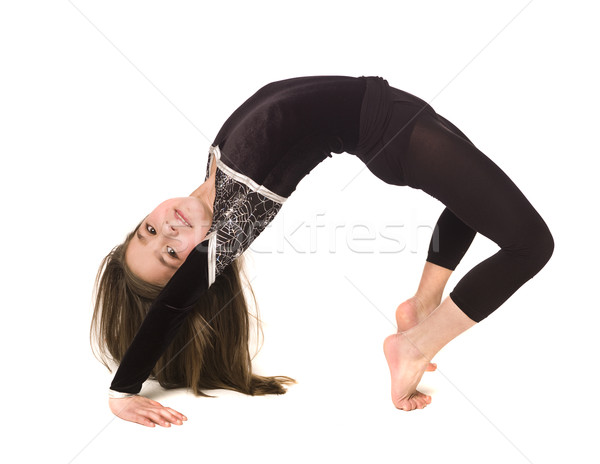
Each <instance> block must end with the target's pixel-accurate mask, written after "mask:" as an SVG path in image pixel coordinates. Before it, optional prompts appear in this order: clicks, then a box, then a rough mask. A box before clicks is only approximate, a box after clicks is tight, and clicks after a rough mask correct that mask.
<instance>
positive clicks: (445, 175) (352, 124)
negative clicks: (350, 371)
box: [92, 76, 554, 426]
mask: <svg viewBox="0 0 600 464" xmlns="http://www.w3.org/2000/svg"><path fill="white" fill-rule="evenodd" d="M332 152H333V153H342V152H346V153H348V154H350V155H354V156H357V157H358V158H359V159H360V160H362V161H363V162H364V163H365V165H366V166H367V167H368V169H369V170H370V171H371V172H372V173H373V174H375V175H376V176H377V177H379V178H380V179H381V180H382V181H384V182H386V183H388V184H394V185H399V186H409V187H411V188H414V189H420V190H423V191H424V192H426V193H427V194H429V195H431V196H433V197H434V198H436V199H438V200H439V201H440V202H442V203H443V204H444V205H445V206H446V208H445V209H444V211H443V212H442V214H441V216H440V218H439V219H438V221H437V224H436V226H435V229H434V232H433V236H432V239H431V242H430V244H429V251H428V254H427V260H426V262H425V265H424V269H423V274H422V278H421V282H420V284H419V286H418V288H417V290H416V292H415V294H414V296H412V297H411V298H409V299H408V300H406V301H404V302H403V303H401V304H400V305H399V306H398V307H397V309H396V322H397V324H398V332H397V333H395V334H392V335H390V336H389V337H387V338H386V339H385V340H384V342H383V350H384V354H385V357H386V360H387V362H388V365H389V369H390V374H391V394H392V401H393V403H394V405H395V406H396V407H397V408H398V409H403V410H412V409H420V408H424V407H425V406H426V405H428V404H429V403H430V402H431V397H430V396H428V395H425V394H423V393H421V392H419V391H418V390H417V386H418V384H419V382H420V380H421V377H422V376H423V374H424V372H425V371H427V370H434V369H435V365H434V364H432V363H430V361H431V359H432V358H433V357H434V356H435V354H436V353H437V352H438V351H439V350H440V349H441V348H442V347H443V346H444V345H446V344H447V343H448V342H449V341H451V340H452V339H454V338H455V337H456V336H458V335H459V334H461V333H462V332H463V331H465V330H466V329H468V328H470V327H472V326H473V325H475V324H476V323H478V322H480V321H482V320H483V319H484V318H486V317H487V316H489V315H490V314H491V313H492V312H493V311H494V310H496V309H497V308H498V307H499V306H500V305H502V303H504V302H505V301H506V300H507V299H508V298H509V297H510V296H511V295H512V294H513V293H514V292H516V291H517V290H518V289H519V288H520V287H521V286H522V285H523V284H524V283H525V282H526V281H528V280H529V279H531V278H532V277H533V276H534V275H536V274H537V273H538V272H539V271H540V270H541V269H542V267H543V266H544V265H545V264H546V262H547V261H548V260H549V259H550V257H551V255H552V252H553V249H554V241H553V238H552V235H551V233H550V231H549V229H548V226H547V225H546V223H545V222H544V220H543V219H542V217H541V216H540V215H539V214H538V212H537V211H536V210H535V209H534V207H533V206H532V205H531V203H530V202H529V201H528V200H527V198H526V197H525V195H524V194H523V193H522V192H521V190H519V188H518V187H517V186H516V185H515V184H514V183H513V182H512V181H511V179H510V178H509V177H508V176H507V175H506V174H505V173H504V171H502V170H501V169H500V168H499V167H498V166H497V165H496V164H495V163H494V162H493V161H492V160H490V159H489V158H488V157H487V156H486V155H484V154H483V153H482V152H481V151H480V150H479V149H478V148H477V147H476V146H475V145H474V144H473V143H472V142H471V141H470V140H469V139H468V138H467V137H466V136H465V135H464V134H463V133H462V132H461V131H460V130H459V129H458V128H457V127H456V126H454V125H453V124H452V123H451V122H450V121H448V120H447V119H445V118H444V117H443V116H441V115H439V114H437V113H436V112H435V111H434V109H433V108H432V107H431V106H430V105H429V104H427V103H426V102H425V101H423V100H421V99H420V98H418V97H416V96H414V95H412V94H409V93H407V92H404V91H402V90H399V89H396V88H394V87H391V86H390V85H389V84H388V82H387V81H386V80H385V79H383V78H381V77H376V76H368V77H365V76H360V77H348V76H308V77H297V78H291V79H285V80H281V81H277V82H272V83H270V84H268V85H265V86H264V87H262V88H261V89H259V90H258V91H257V92H256V93H255V94H254V95H252V96H251V97H250V98H249V99H248V100H246V101H245V102H244V103H243V104H242V105H241V106H240V107H239V108H238V109H237V110H235V111H234V112H233V114H232V115H231V116H230V117H229V119H227V121H226V122H225V124H224V125H223V126H222V128H221V130H220V131H219V133H218V135H217V137H216V138H215V140H214V142H213V144H212V145H211V147H210V149H209V157H208V163H207V168H206V176H205V180H204V182H203V183H202V184H201V185H200V186H199V187H198V188H197V189H196V190H194V191H193V192H192V193H191V194H190V195H189V196H187V197H182V198H174V199H170V200H167V201H165V202H163V203H161V204H160V205H158V206H157V207H156V209H154V210H153V211H152V212H150V213H149V214H148V215H147V216H146V217H145V218H144V219H143V220H142V221H141V222H140V223H139V224H138V225H137V226H136V227H135V229H134V230H133V231H132V232H131V233H129V234H128V235H127V237H126V239H125V241H124V242H123V243H122V244H121V245H119V246H117V247H115V248H114V249H113V250H112V251H111V252H110V253H109V254H108V255H107V256H106V257H105V258H104V260H103V262H102V265H101V266H100V269H99V271H98V276H97V279H96V302H95V307H94V316H93V320H92V329H94V328H95V329H96V333H97V335H98V336H99V344H100V347H101V349H102V353H103V355H105V354H107V353H108V354H109V355H110V357H111V358H112V360H114V361H116V362H118V363H120V365H119V368H118V370H117V372H116V374H115V377H114V379H113V381H112V384H111V386H110V389H109V404H110V407H111V410H112V411H113V413H115V414H116V415H117V416H119V417H121V418H123V419H125V420H130V421H133V422H137V423H140V424H143V425H147V426H154V425H155V424H159V425H163V426H170V424H171V423H173V424H181V423H182V420H186V418H185V417H184V416H183V415H182V414H181V413H179V412H178V411H175V410H173V409H170V408H167V407H163V406H162V405H161V404H160V403H158V402H156V401H153V400H150V399H148V398H145V397H143V396H140V395H138V393H139V391H140V390H141V387H142V383H143V382H144V381H145V380H146V379H147V378H148V377H149V376H151V378H154V379H156V380H158V381H159V382H160V384H161V386H162V387H164V388H178V387H184V388H191V389H192V391H193V392H194V393H195V394H196V395H204V393H203V392H202V390H203V389H215V388H227V389H231V390H235V391H239V392H242V393H245V394H249V395H264V394H281V393H284V392H285V388H284V386H286V385H289V384H291V383H294V382H295V381H294V379H292V378H290V377H285V376H275V377H264V376H259V375H255V374H253V373H252V368H251V358H250V355H249V350H248V331H249V318H248V306H247V301H246V299H245V297H244V294H243V285H244V282H245V281H244V279H242V277H243V276H244V274H243V272H242V271H243V267H242V259H243V256H242V253H243V252H244V250H246V249H247V248H248V247H249V246H250V244H251V243H252V241H253V240H254V239H255V238H256V237H257V236H258V235H259V234H260V233H261V232H262V230H264V228H265V227H266V226H267V224H268V223H269V222H270V221H271V220H272V219H273V218H274V217H275V215H276V214H277V212H278V211H279V209H280V208H281V206H282V204H283V203H284V202H285V200H286V199H287V198H288V197H289V196H290V195H291V194H292V192H293V191H294V190H295V189H296V186H297V185H298V183H299V182H300V180H301V179H302V178H303V177H304V176H306V175H307V174H308V173H309V172H310V171H311V170H312V169H313V168H314V167H315V166H317V165H318V164H319V163H320V162H322V161H323V160H324V159H325V158H327V157H328V156H331V153H332ZM166 169H167V171H166V172H164V173H161V174H164V175H169V174H171V173H172V172H171V171H172V170H173V169H171V168H170V167H169V166H167V168H166ZM477 232H479V233H480V234H483V235H484V236H486V237H488V238H489V239H491V240H493V241H494V242H495V243H496V244H498V246H499V247H500V249H499V250H498V252H497V253H495V254H494V255H492V256H490V257H489V258H487V259H485V260H483V261H482V262H481V263H479V264H478V265H477V266H475V267H474V268H473V269H471V270H470V271H468V272H467V273H466V274H465V276H464V277H463V278H462V279H461V280H460V281H459V282H458V283H457V284H456V286H455V287H454V289H453V290H452V291H451V292H450V293H449V295H448V296H447V297H446V298H444V299H443V300H442V294H443V291H444V287H445V285H446V282H447V281H448V279H449V277H450V274H451V273H452V271H453V270H454V269H455V268H456V266H457V265H458V264H459V262H460V260H461V259H462V257H463V255H464V254H465V252H466V251H467V249H468V248H469V246H470V244H471V242H472V241H473V238H474V237H475V234H476V233H477ZM92 331H93V330H92ZM103 361H104V359H103ZM104 362H105V364H106V361H104ZM107 367H108V366H107Z"/></svg>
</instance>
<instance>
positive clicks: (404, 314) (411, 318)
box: [396, 295, 439, 371]
mask: <svg viewBox="0 0 600 464" xmlns="http://www.w3.org/2000/svg"><path fill="white" fill-rule="evenodd" d="M438 305H439V302H438V303H437V304H436V303H435V301H428V300H424V299H422V298H419V297H417V296H416V295H415V296H413V297H411V298H409V299H408V300H406V301H405V302H404V303H400V304H399V305H398V308H397V309H396V324H397V325H398V333H400V332H404V331H405V330H408V329H410V328H411V327H414V326H415V325H417V324H418V323H419V322H421V321H422V320H423V319H425V318H426V317H427V316H429V314H431V313H432V311H433V310H434V309H435V308H437V307H438ZM436 368H437V364H435V363H429V364H428V366H427V369H426V370H427V371H435V370H436Z"/></svg>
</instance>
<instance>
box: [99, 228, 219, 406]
mask: <svg viewBox="0 0 600 464" xmlns="http://www.w3.org/2000/svg"><path fill="white" fill-rule="evenodd" d="M208 244H209V239H205V240H204V241H203V242H201V243H200V244H199V245H197V246H196V247H195V248H194V249H193V250H192V251H191V253H190V254H189V256H188V257H187V258H186V260H185V261H184V263H183V264H182V265H181V266H180V267H179V269H178V270H177V271H176V272H175V274H174V275H173V277H171V279H170V280H169V282H168V283H167V285H165V287H164V288H163V289H162V291H161V292H160V294H159V295H158V297H157V298H156V299H155V300H154V302H153V303H152V305H151V306H150V310H149V311H148V314H147V315H146V317H145V318H144V320H143V322H142V324H141V325H140V328H139V329H138V331H137V333H136V335H135V337H134V339H133V341H132V342H131V345H129V348H128V349H127V351H126V352H125V355H124V356H123V359H122V360H121V363H120V365H119V368H118V370H117V372H116V374H115V377H114V378H113V381H112V383H111V385H110V390H111V392H112V394H113V395H112V396H113V397H114V396H119V394H137V393H138V392H139V391H140V390H141V389H142V384H143V383H144V381H145V380H146V379H147V378H148V376H149V375H150V372H151V371H152V369H153V368H154V365H155V364H156V362H157V361H158V359H159V358H160V356H161V355H162V354H163V353H164V352H165V350H166V349H167V348H168V346H169V344H170V343H171V342H172V341H173V339H174V338H175V336H176V335H177V332H178V331H179V329H180V327H181V325H182V324H183V322H184V321H185V319H186V317H187V316H188V314H189V313H190V311H191V309H192V308H193V307H194V305H195V304H196V302H197V301H198V299H199V298H200V296H201V295H202V293H203V292H205V291H206V290H207V289H208V287H209V279H208ZM122 396H124V395H122ZM125 399H127V398H124V399H120V400H119V401H125Z"/></svg>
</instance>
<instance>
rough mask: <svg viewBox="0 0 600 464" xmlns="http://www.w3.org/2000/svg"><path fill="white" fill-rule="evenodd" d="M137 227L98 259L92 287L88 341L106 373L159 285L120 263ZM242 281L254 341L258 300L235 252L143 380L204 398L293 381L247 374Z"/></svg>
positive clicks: (267, 389) (275, 388) (260, 391)
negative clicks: (187, 390) (217, 391)
mask: <svg viewBox="0 0 600 464" xmlns="http://www.w3.org/2000/svg"><path fill="white" fill-rule="evenodd" d="M138 227H139V224H138ZM138 227H136V228H135V229H134V230H133V231H132V232H130V233H129V234H128V235H127V237H126V239H125V241H124V242H123V243H122V244H120V245H118V246H116V247H114V248H113V249H112V250H111V251H110V253H109V254H108V255H106V257H105V258H104V259H103V260H102V263H101V264H100V268H99V269H98V273H97V275H96V280H95V285H94V300H95V301H94V313H93V315H92V323H91V326H90V344H91V346H92V351H93V352H94V355H96V351H95V349H94V345H95V344H97V347H98V349H99V350H98V351H99V355H100V361H101V362H102V363H103V364H104V365H105V366H106V368H107V369H108V370H109V371H110V372H112V370H111V368H110V366H109V364H108V361H109V360H110V361H112V362H115V363H120V362H121V360H122V359H123V356H124V355H125V352H126V351H127V348H128V347H129V345H130V344H131V342H132V340H133V338H134V336H135V334H136V333H137V330H138V328H139V327H140V325H141V323H142V321H143V320H144V317H145V316H146V314H147V313H148V310H149V309H150V305H151V304H152V301H153V300H154V298H156V296H157V295H158V294H159V293H160V291H161V289H162V287H161V286H158V285H154V284H150V283H148V282H145V281H143V280H141V279H140V278H138V277H137V276H136V275H135V274H133V273H132V272H131V270H130V269H129V268H128V266H127V265H126V263H125V251H126V250H127V246H128V245H129V242H130V241H131V239H132V238H133V236H134V235H135V231H136V230H137V228H138ZM244 284H245V286H246V288H247V289H248V293H249V294H250V295H251V299H252V301H253V302H254V308H255V312H256V316H255V319H256V329H257V341H258V333H259V332H260V334H261V335H262V328H261V321H260V318H259V314H258V305H257V304H256V297H255V295H254V291H253V290H252V287H251V286H250V282H249V281H248V278H247V275H246V273H245V271H244V255H241V256H239V257H238V258H237V259H235V260H234V261H233V262H232V263H231V264H230V265H229V266H227V267H226V268H225V269H224V271H223V272H222V273H221V274H220V275H219V276H217V278H216V279H215V281H214V282H213V284H212V285H211V286H210V288H209V289H208V290H207V291H206V292H204V293H203V295H202V298H201V299H200V300H199V301H198V303H197V304H196V306H195V307H194V308H193V310H192V312H191V313H190V314H189V315H188V317H187V318H186V320H185V322H184V324H183V326H182V327H181V330H180V331H179V332H178V334H177V336H176V338H175V339H174V340H173V342H172V343H171V344H170V345H169V347H168V349H167V350H166V351H165V353H163V355H162V356H161V357H160V358H159V360H158V362H157V363H156V365H155V366H154V369H153V370H152V372H151V374H150V377H149V378H150V379H153V380H157V381H158V382H159V383H160V385H161V386H162V387H163V388H165V389H172V388H182V387H183V388H190V389H192V391H193V393H194V395H196V396H211V395H208V394H206V393H204V392H203V391H202V390H212V389H220V388H224V389H228V390H235V391H238V392H240V393H245V394H247V395H267V394H278V395H280V394H283V393H285V392H286V389H285V388H284V385H291V384H293V383H296V381H295V380H294V379H292V378H291V377H287V376H274V377H264V376H261V375H256V374H254V373H252V358H251V357H250V352H249V346H248V344H249V343H248V342H249V334H250V319H249V314H250V313H249V306H248V304H247V301H246V297H245V295H244ZM255 356H256V354H255ZM96 357H98V356H96Z"/></svg>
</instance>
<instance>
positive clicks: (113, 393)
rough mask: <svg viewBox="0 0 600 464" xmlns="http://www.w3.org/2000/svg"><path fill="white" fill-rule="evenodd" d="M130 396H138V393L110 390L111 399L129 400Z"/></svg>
mask: <svg viewBox="0 0 600 464" xmlns="http://www.w3.org/2000/svg"><path fill="white" fill-rule="evenodd" d="M130 396H137V393H123V392H119V391H116V390H111V389H110V388H109V389H108V397H109V398H129V397H130Z"/></svg>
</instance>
